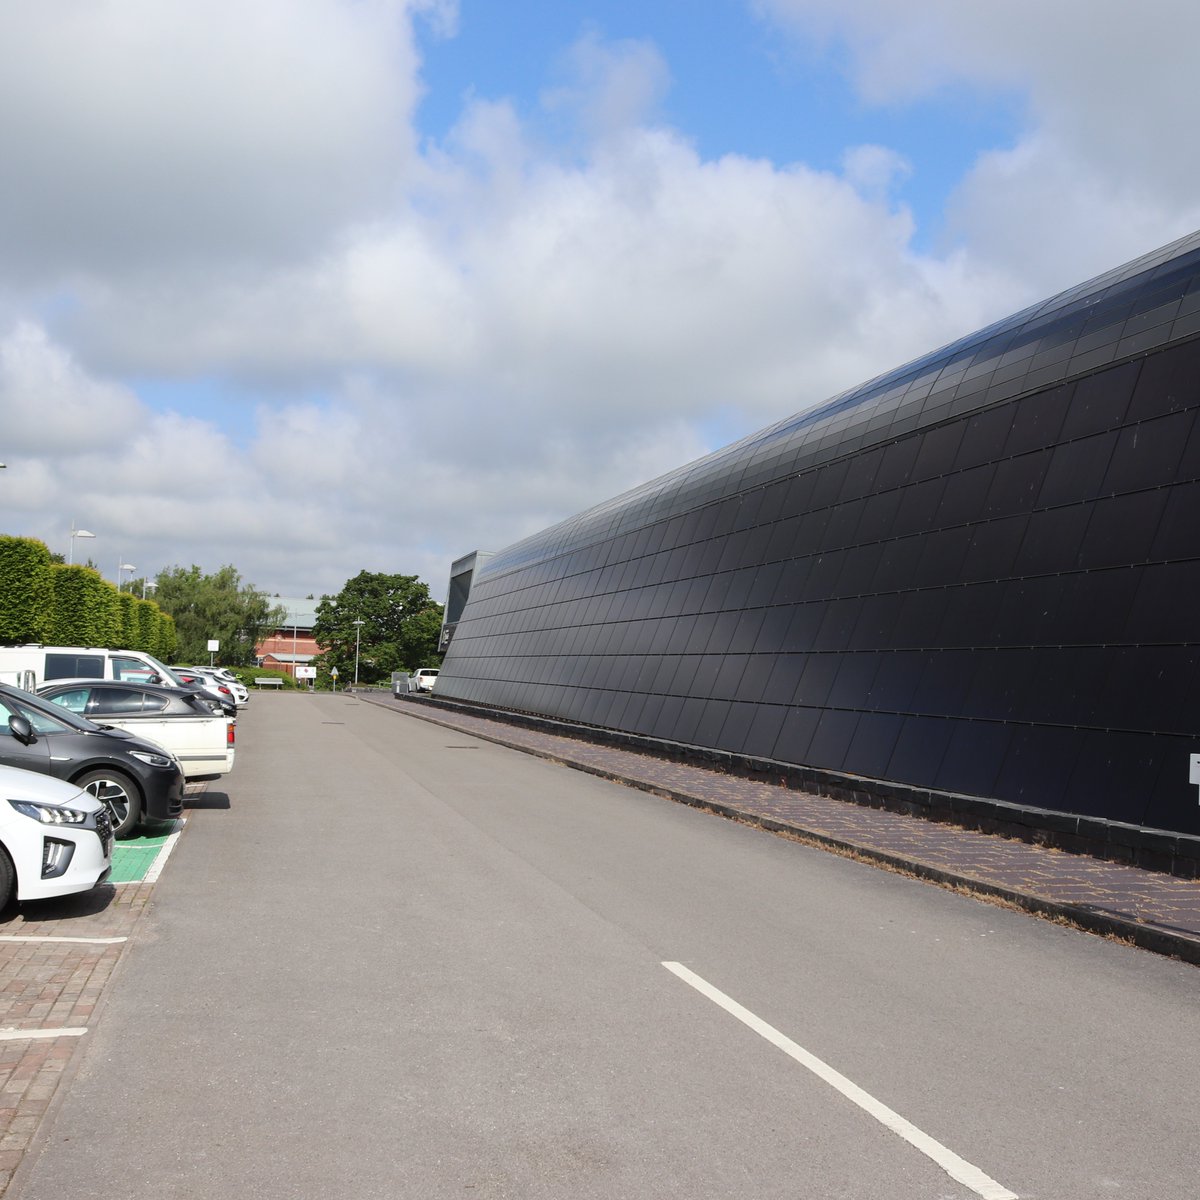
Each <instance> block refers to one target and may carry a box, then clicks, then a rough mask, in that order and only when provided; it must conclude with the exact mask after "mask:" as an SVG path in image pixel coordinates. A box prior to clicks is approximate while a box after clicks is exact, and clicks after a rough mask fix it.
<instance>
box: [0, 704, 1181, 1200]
mask: <svg viewBox="0 0 1200 1200" xmlns="http://www.w3.org/2000/svg"><path fill="white" fill-rule="evenodd" d="M238 742H239V755H238V763H237V767H236V769H235V771H234V773H233V774H231V775H230V776H229V777H228V780H227V781H222V786H221V789H220V790H217V789H215V788H214V789H211V790H209V791H208V792H206V793H204V794H202V795H198V796H195V797H193V798H191V800H190V803H189V807H188V809H187V810H186V818H187V823H186V826H185V828H184V830H183V834H182V836H181V837H180V838H179V840H178V842H177V844H176V845H175V846H174V848H173V849H172V850H171V852H170V857H169V859H168V860H167V862H166V867H165V869H164V870H163V871H162V873H161V875H160V877H159V878H158V879H157V881H156V882H149V881H146V882H140V883H139V882H133V883H118V884H114V885H110V886H107V887H106V888H103V889H100V890H99V891H97V892H96V893H95V894H93V895H92V896H91V897H90V898H86V897H85V898H82V899H77V900H75V901H72V902H67V901H62V902H57V903H56V905H55V907H54V908H53V909H50V908H41V909H38V910H37V911H36V912H34V911H29V912H25V913H22V914H21V915H20V916H18V917H13V918H10V919H8V920H7V921H6V922H5V923H4V925H3V927H2V929H0V933H2V934H3V935H4V936H5V937H9V938H14V937H21V938H24V937H39V938H41V937H47V936H49V937H54V938H57V939H63V938H80V939H84V938H86V939H95V940H87V941H83V940H80V941H63V940H57V941H37V942H25V941H21V942H16V941H12V942H4V943H0V961H3V962H4V964H5V966H4V968H3V969H4V970H5V971H6V972H7V974H6V975H5V976H4V998H5V1004H6V1005H7V1006H8V1007H7V1010H6V1014H5V1021H4V1022H3V1023H4V1025H6V1026H17V1027H23V1028H24V1029H25V1030H26V1031H28V1030H31V1029H34V1028H36V1029H38V1030H39V1031H45V1032H50V1033H53V1036H49V1037H46V1038H39V1039H37V1040H32V1039H29V1038H24V1039H20V1040H17V1041H11V1042H7V1043H5V1045H4V1046H3V1047H0V1049H3V1050H4V1051H6V1052H7V1053H8V1054H9V1055H11V1056H12V1057H11V1058H6V1059H5V1064H6V1065H5V1070H6V1072H7V1077H6V1080H5V1083H4V1085H3V1086H4V1093H5V1101H4V1119H5V1120H6V1121H7V1125H6V1132H5V1133H4V1140H3V1148H2V1150H0V1152H2V1153H4V1154H5V1155H6V1157H5V1159H4V1160H3V1163H4V1169H5V1170H6V1171H12V1170H14V1169H15V1170H16V1174H15V1177H14V1178H13V1180H12V1183H11V1185H10V1187H9V1188H8V1192H7V1194H6V1200H9V1198H11V1197H16V1198H17V1200H42V1198H46V1200H49V1198H50V1197H54V1198H55V1200H61V1198H62V1197H63V1196H70V1197H72V1198H75V1197H87V1196H104V1197H111V1196H116V1195H120V1196H122V1197H131V1198H135V1200H136V1198H141V1197H146V1198H149V1197H156V1198H157V1197H162V1196H172V1195H178V1196H183V1195H244V1194H254V1195H255V1196H256V1197H262V1198H274V1197H279V1198H280V1200H283V1198H287V1200H294V1197H296V1196H317V1195H321V1196H323V1195H327V1194H336V1195H343V1196H352V1197H381V1198H382V1197H388V1198H394V1197H397V1196H413V1197H422V1198H425V1197H441V1196H461V1195H463V1194H471V1195H475V1196H493V1197H501V1196H503V1197H561V1196H564V1195H570V1196H573V1197H576V1196H582V1197H616V1196H655V1197H660V1196H661V1197H674V1196H679V1197H683V1196H687V1197H688V1198H689V1200H692V1198H693V1197H728V1196H731V1195H737V1196H747V1197H749V1196H777V1195H778V1196H783V1195H796V1194H798V1192H799V1194H810V1195H820V1196H822V1197H845V1198H846V1200H849V1198H851V1197H853V1200H871V1198H873V1197H880V1198H883V1197H886V1198H887V1200H897V1198H899V1200H918V1198H920V1200H927V1198H928V1197H932V1196H936V1197H946V1198H948V1200H970V1198H971V1197H975V1196H989V1197H1003V1196H1026V1195H1027V1196H1031V1197H1032V1196H1051V1195H1053V1196H1055V1197H1060V1198H1062V1200H1075V1198H1076V1197H1079V1198H1082V1197H1088V1198H1089V1200H1090V1198H1091V1197H1094V1196H1095V1195H1097V1194H1103V1193H1104V1192H1105V1190H1107V1191H1114V1190H1115V1192H1116V1194H1120V1195H1122V1196H1124V1197H1142V1196H1145V1197H1150V1196H1154V1197H1155V1198H1156V1200H1157V1198H1158V1197H1163V1196H1166V1197H1172V1196H1180V1197H1182V1196H1184V1195H1188V1194H1190V1191H1189V1190H1188V1189H1190V1188H1191V1186H1192V1183H1191V1181H1192V1175H1193V1172H1192V1161H1193V1154H1192V1149H1191V1147H1192V1146H1193V1145H1194V1134H1195V1132H1196V1117H1195V1110H1194V1105H1192V1104H1191V1103H1190V1098H1189V1093H1188V1088H1189V1086H1190V1084H1189V1081H1190V1079H1191V1078H1192V1077H1193V1076H1194V1074H1195V1072H1196V1070H1198V1069H1200V1050H1198V1046H1200V1038H1197V1036H1196V1034H1197V1017H1196V1013H1197V1008H1198V1005H1197V1000H1198V998H1200V993H1198V989H1197V983H1196V979H1197V973H1196V971H1195V969H1194V968H1193V967H1190V966H1186V965H1184V964H1180V963H1174V962H1171V961H1169V960H1167V959H1165V958H1161V957H1159V956H1156V955H1151V954H1147V953H1145V952H1143V951H1139V950H1136V949H1134V948H1131V947H1127V946H1121V945H1117V944H1115V943H1112V942H1106V941H1104V940H1102V939H1100V938H1096V937H1093V936H1090V935H1087V934H1083V933H1080V932H1078V931H1076V930H1071V929H1066V928H1061V927H1058V926H1054V925H1050V924H1047V923H1045V922H1040V921H1036V920H1033V919H1031V918H1030V917H1028V916H1027V915H1024V914H1021V913H1015V912H1009V911H1005V910H1000V909H996V908H992V907H989V906H986V905H982V904H980V903H978V902H977V901H975V900H973V899H971V898H969V897H964V896H961V895H955V894H953V893H950V892H947V891H944V890H941V889H937V888H933V887H929V886H928V885H926V884H923V883H920V882H918V881H916V880H912V879H907V878H903V877H901V876H897V875H893V874H886V873H882V872H879V871H876V870H874V869H872V868H870V867H867V866H864V865H862V864H860V863H855V862H851V861H847V860H845V859H841V858H835V857H833V856H830V855H828V854H824V853H821V852H819V851H816V850H812V849H810V848H808V847H805V846H800V845H796V844H795V843H792V842H788V841H785V840H782V839H780V838H777V837H773V836H771V835H770V834H768V833H764V832H763V831H761V830H757V829H751V828H747V827H744V826H741V825H738V824H734V823H731V822H728V821H722V820H718V819H716V818H714V817H712V816H711V815H708V814H705V813H701V812H697V811H695V810H693V809H690V808H687V807H685V806H681V805H678V804H673V803H671V802H669V801H667V800H664V799H662V798H661V797H658V796H654V795H649V794H647V793H645V792H640V791H634V790H631V789H629V788H625V787H621V786H619V785H617V784H614V783H612V782H609V781H607V780H603V779H599V778H594V777H590V776H585V775H581V774H579V773H577V772H573V771H569V770H566V769H564V768H562V767H560V766H558V765H556V764H553V763H549V762H545V761H542V760H539V759H535V758H530V757H528V756H525V755H521V754H517V753H514V752H513V751H511V750H509V749H507V748H505V747H502V746H497V745H492V744H490V743H488V742H486V741H484V740H482V739H479V738H476V737H474V736H472V735H470V734H469V733H466V732H462V731H456V730H450V729H445V728H441V727H438V726H435V725H431V724H429V723H427V722H424V721H421V720H417V719H415V718H413V717H412V716H411V715H409V714H407V713H405V712H402V711H397V710H396V709H395V708H392V707H389V706H388V705H384V704H369V703H365V702H364V701H362V700H359V699H357V698H355V697H351V696H340V695H339V696H334V695H316V696H304V695H286V694H285V695H264V696H262V697H256V698H255V699H254V702H253V703H252V704H251V706H250V708H249V710H247V712H246V714H245V715H244V716H243V718H242V720H241V721H240V722H239V735H238ZM147 857H151V856H149V855H147ZM112 938H128V941H124V942H121V941H109V940H107V939H112ZM1018 981H1019V982H1018ZM1081 997H1086V998H1087V1004H1086V1005H1081V1004H1080V998H1081ZM747 1018H749V1020H747ZM81 1030H82V1031H85V1032H78V1031H81ZM68 1031H69V1032H68ZM768 1034H770V1035H772V1036H768ZM1081 1045H1082V1046H1087V1047H1089V1053H1088V1054H1087V1055H1081V1054H1079V1053H1078V1047H1079V1046H1081ZM802 1060H803V1062H802ZM810 1060H811V1061H810ZM816 1066H819V1070H818V1069H815V1067H816ZM838 1081H844V1082H846V1083H848V1084H852V1086H853V1088H855V1089H859V1090H861V1091H862V1092H863V1093H864V1094H865V1095H866V1096H867V1097H868V1098H869V1099H870V1100H872V1101H873V1102H874V1107H875V1110H876V1111H874V1112H872V1111H870V1109H871V1106H870V1105H867V1106H865V1107H864V1106H863V1105H860V1104H858V1103H857V1102H855V1103H851V1102H849V1101H848V1100H847V1091H846V1090H845V1089H842V1090H839V1087H838ZM880 1113H885V1114H886V1113H890V1114H893V1115H894V1116H896V1117H898V1118H900V1119H901V1120H902V1121H903V1122H907V1123H908V1125H909V1126H911V1128H912V1129H914V1130H916V1132H917V1133H918V1134H920V1135H921V1138H919V1139H916V1140H917V1141H921V1139H924V1141H922V1145H923V1146H926V1148H925V1149H919V1148H917V1146H916V1144H915V1142H914V1141H913V1140H906V1139H905V1137H903V1136H898V1135H897V1132H896V1126H895V1123H893V1125H891V1126H889V1125H887V1124H886V1123H881V1118H880V1115H879V1114H880ZM929 1146H934V1147H936V1148H937V1152H936V1153H930V1152H929V1148H928V1147H929ZM939 1156H940V1157H939ZM951 1168H953V1170H952V1169H951Z"/></svg>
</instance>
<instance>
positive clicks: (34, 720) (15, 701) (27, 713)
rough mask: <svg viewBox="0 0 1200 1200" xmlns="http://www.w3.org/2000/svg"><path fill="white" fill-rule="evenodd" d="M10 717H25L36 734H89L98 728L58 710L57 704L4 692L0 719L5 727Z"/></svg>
mask: <svg viewBox="0 0 1200 1200" xmlns="http://www.w3.org/2000/svg"><path fill="white" fill-rule="evenodd" d="M11 716H22V717H25V718H26V719H27V720H28V721H29V723H30V725H32V726H33V731H34V733H38V734H42V733H62V731H63V730H64V729H81V730H84V731H88V732H90V731H93V730H98V729H99V728H100V726H99V725H96V724H94V723H93V722H91V721H89V720H88V719H87V717H81V716H79V715H78V714H77V713H73V712H71V711H69V710H68V709H65V708H60V707H59V706H58V705H57V704H53V705H52V704H51V703H50V702H49V701H45V700H43V701H34V700H32V699H30V698H26V697H24V696H20V697H18V696H14V695H13V693H12V692H4V693H3V694H0V717H2V718H3V722H4V725H5V726H6V727H7V725H8V718H9V717H11Z"/></svg>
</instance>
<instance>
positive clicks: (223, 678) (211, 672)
mask: <svg viewBox="0 0 1200 1200" xmlns="http://www.w3.org/2000/svg"><path fill="white" fill-rule="evenodd" d="M190 669H191V670H193V671H198V672H199V673H200V674H201V675H207V676H208V677H209V678H210V679H215V680H216V681H217V682H218V683H220V684H222V685H223V686H224V687H227V688H228V689H229V690H230V691H231V692H232V693H233V698H234V700H236V701H237V706H238V708H241V707H242V705H243V704H249V703H250V689H249V688H248V687H247V686H246V685H245V684H244V683H243V682H242V681H241V680H240V679H239V678H238V677H237V676H236V675H235V674H234V673H233V672H232V671H230V670H229V669H228V668H226V667H192V668H190Z"/></svg>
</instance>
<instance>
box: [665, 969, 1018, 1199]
mask: <svg viewBox="0 0 1200 1200" xmlns="http://www.w3.org/2000/svg"><path fill="white" fill-rule="evenodd" d="M662 965H663V966H664V967H666V968H667V970H668V971H670V972H671V973H672V974H674V975H677V976H678V977H679V978H680V979H682V980H683V982H684V983H686V984H688V985H689V986H691V987H694V988H695V989H696V991H698V992H699V993H700V994H701V995H702V996H707V997H708V998H709V999H710V1000H711V1001H712V1002H713V1003H714V1004H717V1005H719V1006H720V1007H721V1008H723V1009H724V1010H725V1011H726V1012H727V1013H729V1015H730V1016H732V1017H736V1018H737V1019H738V1020H739V1021H741V1022H742V1024H743V1025H746V1026H747V1027H748V1028H750V1029H753V1030H754V1032H755V1033H757V1034H759V1035H760V1036H761V1037H764V1038H766V1039H767V1041H768V1042H770V1043H771V1044H772V1045H773V1046H775V1047H777V1048H778V1049H780V1050H782V1051H783V1052H784V1053H785V1054H787V1055H789V1056H790V1057H791V1058H794V1059H795V1060H796V1062H798V1063H799V1064H800V1065H801V1066H802V1067H806V1068H807V1069H808V1070H810V1071H811V1072H812V1073H813V1074H814V1075H816V1076H817V1077H818V1078H819V1079H823V1080H824V1081H825V1082H826V1083H827V1084H829V1086H830V1087H832V1088H835V1089H836V1090H837V1091H839V1092H841V1094H842V1095H843V1096H845V1097H846V1099H847V1100H850V1101H851V1102H852V1103H854V1104H857V1105H858V1107H859V1108H861V1109H862V1110H863V1111H864V1112H866V1113H869V1114H870V1115H871V1116H872V1117H874V1118H875V1120H877V1121H879V1122H880V1123H881V1124H883V1125H886V1126H887V1128H888V1129H890V1130H891V1131H892V1132H893V1133H897V1134H899V1135H900V1136H901V1137H902V1138H903V1139H904V1140H905V1141H906V1142H908V1143H909V1144H910V1145H912V1146H914V1147H915V1148H916V1149H918V1150H920V1151H921V1153H922V1154H924V1155H926V1156H927V1157H929V1158H931V1159H933V1161H934V1162H935V1163H937V1165H938V1166H939V1167H941V1168H942V1170H943V1171H945V1172H946V1174H947V1175H949V1176H950V1177H951V1179H956V1180H957V1181H958V1182H959V1183H961V1184H963V1185H964V1186H965V1187H969V1188H970V1189H971V1191H973V1192H974V1193H975V1194H976V1195H978V1196H981V1197H983V1200H1018V1197H1017V1195H1016V1193H1015V1192H1010V1191H1009V1190H1008V1189H1007V1188H1005V1187H1002V1186H1001V1185H1000V1184H998V1183H997V1182H996V1181H995V1180H994V1179H992V1178H991V1177H990V1176H988V1175H985V1174H984V1173H983V1172H982V1171H981V1170H980V1169H979V1168H978V1167H975V1166H972V1165H971V1164H970V1163H969V1162H967V1161H966V1160H965V1159H962V1158H959V1156H958V1155H957V1154H955V1153H954V1152H953V1151H952V1150H948V1149H947V1148H946V1147H945V1146H943V1145H942V1144H941V1142H938V1141H935V1140H934V1139H933V1138H931V1137H930V1136H929V1135H928V1134H927V1133H922V1132H921V1130H919V1129H918V1128H917V1127H916V1126H915V1125H913V1124H911V1123H910V1122H908V1121H906V1120H905V1119H904V1118H903V1117H902V1116H900V1114H899V1113H897V1112H893V1111H892V1110H891V1109H890V1108H888V1107H887V1105H886V1104H883V1103H881V1102H880V1101H878V1100H876V1099H875V1097H874V1096H872V1095H871V1094H870V1093H869V1092H864V1091H863V1089H862V1088H860V1087H859V1086H858V1085H857V1084H855V1083H852V1082H851V1081H850V1080H849V1079H847V1078H846V1077H845V1075H842V1074H840V1073H839V1072H837V1071H835V1070H834V1069H833V1068H832V1067H831V1066H829V1064H828V1063H825V1062H822V1061H821V1059H819V1058H817V1057H816V1055H814V1054H810V1053H809V1052H808V1051H807V1050H805V1049H804V1047H803V1046H798V1045H797V1044H796V1043H795V1042H793V1041H792V1040H791V1038H788V1037H785V1036H784V1035H783V1034H782V1033H780V1032H779V1030H778V1029H776V1028H774V1027H773V1026H771V1025H768V1024H767V1023H766V1021H764V1020H762V1019H761V1018H759V1017H756V1016H755V1015H754V1014H753V1013H752V1012H751V1011H750V1010H749V1009H748V1008H743V1007H742V1006H741V1005H740V1004H739V1003H738V1002H737V1001H736V1000H733V999H731V998H730V997H729V996H727V995H725V993H724V992H722V991H719V990H718V989H717V988H715V987H713V985H712V984H711V983H709V982H708V981H707V980H704V979H701V978H700V976H699V975H696V974H695V973H693V972H692V971H689V970H688V969H687V967H685V966H683V964H682V963H677V962H665V963H663V964H662Z"/></svg>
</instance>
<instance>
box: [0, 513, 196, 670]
mask: <svg viewBox="0 0 1200 1200" xmlns="http://www.w3.org/2000/svg"><path fill="white" fill-rule="evenodd" d="M24 642H40V643H42V644H43V645H57V646H108V647H111V648H113V649H120V650H145V651H148V652H149V653H151V654H153V655H155V657H157V658H161V659H164V660H166V661H167V662H170V660H171V658H172V656H173V655H174V654H175V649H176V646H177V645H178V639H177V637H176V633H175V622H174V620H173V619H172V618H171V617H170V616H169V615H168V614H167V613H164V612H163V611H162V610H161V609H160V608H159V607H158V605H157V604H156V603H155V602H154V601H153V600H139V599H138V598H137V597H136V596H134V595H132V594H131V593H129V592H120V591H118V590H117V589H116V588H115V587H114V586H113V585H112V584H111V583H109V582H108V580H106V579H102V578H101V577H100V574H99V572H98V571H96V570H95V569H94V568H92V567H83V566H73V565H72V566H68V565H64V564H63V563H53V562H51V561H50V551H49V550H48V549H47V547H46V544H45V543H44V542H41V541H38V540H37V539H36V538H21V537H9V536H6V535H0V645H2V644H8V645H19V644H21V643H24Z"/></svg>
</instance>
